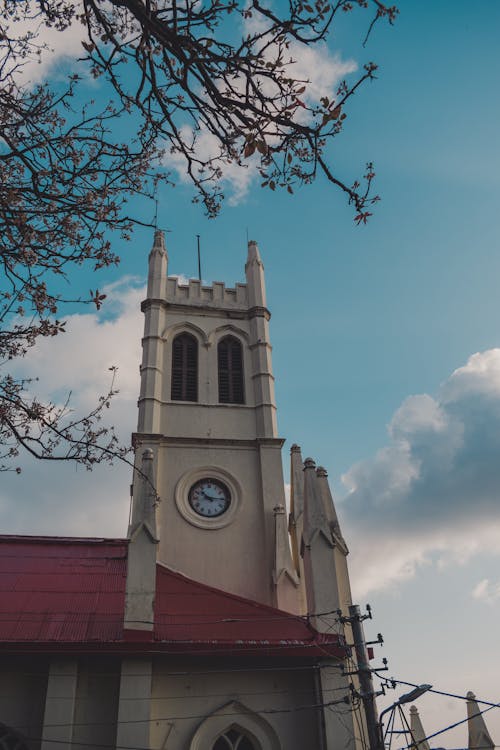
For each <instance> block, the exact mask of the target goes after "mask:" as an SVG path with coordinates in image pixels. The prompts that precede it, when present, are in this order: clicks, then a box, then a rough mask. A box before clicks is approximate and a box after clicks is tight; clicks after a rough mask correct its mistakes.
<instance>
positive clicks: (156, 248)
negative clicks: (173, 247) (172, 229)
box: [151, 229, 167, 255]
mask: <svg viewBox="0 0 500 750" xmlns="http://www.w3.org/2000/svg"><path fill="white" fill-rule="evenodd" d="M153 253H160V254H161V255H166V254H167V246H166V244H165V232H164V231H163V230H162V229H155V234H154V240H153V247H152V248H151V254H153Z"/></svg>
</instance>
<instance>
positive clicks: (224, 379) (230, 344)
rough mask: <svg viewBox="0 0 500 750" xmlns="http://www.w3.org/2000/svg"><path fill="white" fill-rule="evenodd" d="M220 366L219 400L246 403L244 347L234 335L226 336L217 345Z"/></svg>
mask: <svg viewBox="0 0 500 750" xmlns="http://www.w3.org/2000/svg"><path fill="white" fill-rule="evenodd" d="M217 361H218V368H219V402H220V403H221V404H244V403H245V392H244V388H243V349H242V346H241V342H240V341H239V340H238V339H237V338H235V337H234V336H225V337H224V338H223V339H221V340H220V341H219V345H218V347H217Z"/></svg>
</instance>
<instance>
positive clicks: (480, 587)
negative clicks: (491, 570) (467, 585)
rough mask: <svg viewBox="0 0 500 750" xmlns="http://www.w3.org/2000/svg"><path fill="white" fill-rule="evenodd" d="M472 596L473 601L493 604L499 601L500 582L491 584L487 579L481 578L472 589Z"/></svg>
mask: <svg viewBox="0 0 500 750" xmlns="http://www.w3.org/2000/svg"><path fill="white" fill-rule="evenodd" d="M472 596H473V597H474V599H478V600H479V601H481V602H485V603H486V604H494V603H495V602H496V601H498V600H499V599H500V581H498V582H497V583H491V582H490V580H489V579H488V578H483V580H482V581H479V583H478V584H477V585H476V586H475V587H474V589H473V591H472Z"/></svg>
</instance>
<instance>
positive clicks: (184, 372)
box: [171, 333, 198, 401]
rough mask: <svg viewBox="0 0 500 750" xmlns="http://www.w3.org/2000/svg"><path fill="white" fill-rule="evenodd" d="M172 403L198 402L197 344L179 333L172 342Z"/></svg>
mask: <svg viewBox="0 0 500 750" xmlns="http://www.w3.org/2000/svg"><path fill="white" fill-rule="evenodd" d="M171 398H172V400H173V401H198V342H197V340H196V339H195V337H194V336H191V334H190V333H180V334H179V335H178V336H176V337H175V339H174V340H173V342H172V389H171Z"/></svg>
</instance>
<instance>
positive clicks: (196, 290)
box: [166, 276, 249, 312]
mask: <svg viewBox="0 0 500 750" xmlns="http://www.w3.org/2000/svg"><path fill="white" fill-rule="evenodd" d="M166 302H167V303H168V304H170V305H189V306H195V307H196V306H200V307H207V306H208V307H214V308H215V309H217V310H220V309H227V310H239V311H241V312H245V311H247V310H248V307H249V302H248V288H247V285H246V284H240V283H237V284H236V285H235V287H234V288H231V287H226V285H225V284H224V282H223V281H214V282H213V283H212V284H211V285H210V286H208V285H206V284H203V283H202V282H201V281H200V280H199V279H189V283H188V284H183V283H182V282H181V281H180V280H179V277H177V276H169V277H168V279H167V292H166Z"/></svg>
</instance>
